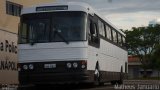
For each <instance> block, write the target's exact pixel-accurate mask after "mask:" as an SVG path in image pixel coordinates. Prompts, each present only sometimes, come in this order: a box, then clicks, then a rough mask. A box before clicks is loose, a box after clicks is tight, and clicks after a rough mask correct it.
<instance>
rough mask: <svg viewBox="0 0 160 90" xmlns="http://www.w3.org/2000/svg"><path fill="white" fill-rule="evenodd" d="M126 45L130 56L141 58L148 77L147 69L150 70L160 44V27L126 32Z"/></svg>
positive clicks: (134, 29) (141, 28) (140, 28)
mask: <svg viewBox="0 0 160 90" xmlns="http://www.w3.org/2000/svg"><path fill="white" fill-rule="evenodd" d="M125 33H126V43H127V49H128V54H129V55H135V56H137V57H138V58H139V60H140V62H141V63H142V68H143V69H144V76H146V75H147V74H146V69H149V68H150V64H151V60H152V59H151V58H152V54H153V52H154V51H156V46H157V45H158V44H160V25H156V26H155V27H150V26H148V27H138V28H135V27H133V28H132V30H130V31H129V30H126V31H125Z"/></svg>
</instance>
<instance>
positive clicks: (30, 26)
mask: <svg viewBox="0 0 160 90" xmlns="http://www.w3.org/2000/svg"><path fill="white" fill-rule="evenodd" d="M86 20H87V14H86V13H84V12H48V13H33V14H24V15H22V16H21V24H20V25H21V26H20V30H19V43H21V44H24V43H47V42H69V41H83V40H86V22H87V21H86Z"/></svg>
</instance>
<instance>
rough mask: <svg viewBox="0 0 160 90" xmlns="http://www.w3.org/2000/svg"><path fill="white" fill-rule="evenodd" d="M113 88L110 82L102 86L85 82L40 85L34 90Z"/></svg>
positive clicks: (102, 89)
mask: <svg viewBox="0 0 160 90" xmlns="http://www.w3.org/2000/svg"><path fill="white" fill-rule="evenodd" d="M40 89H41V90H115V89H114V87H113V86H112V85H110V84H105V85H104V86H91V85H87V84H85V85H84V84H77V85H74V84H71V85H55V86H46V87H43V88H42V87H40V88H37V89H36V90H40Z"/></svg>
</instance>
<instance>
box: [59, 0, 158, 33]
mask: <svg viewBox="0 0 160 90" xmlns="http://www.w3.org/2000/svg"><path fill="white" fill-rule="evenodd" d="M56 1H58V2H61V1H62V2H64V1H67V2H68V1H69V2H72V1H74V2H85V3H88V4H90V5H91V6H92V7H94V9H96V10H97V11H98V12H99V13H101V14H102V15H103V16H104V17H105V18H107V19H108V21H110V22H111V23H112V24H114V25H115V26H116V27H117V28H119V29H125V30H126V29H131V28H132V27H142V26H147V25H148V23H149V21H152V20H155V19H158V18H160V0H56Z"/></svg>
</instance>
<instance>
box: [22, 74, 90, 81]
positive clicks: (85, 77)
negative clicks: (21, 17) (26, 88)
mask: <svg viewBox="0 0 160 90" xmlns="http://www.w3.org/2000/svg"><path fill="white" fill-rule="evenodd" d="M19 82H20V84H65V83H84V82H91V77H90V74H89V72H72V73H71V72H69V73H19Z"/></svg>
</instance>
